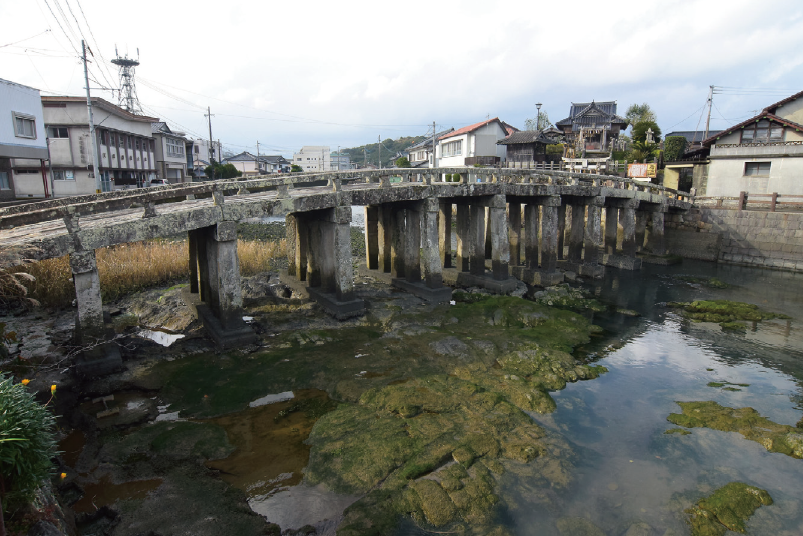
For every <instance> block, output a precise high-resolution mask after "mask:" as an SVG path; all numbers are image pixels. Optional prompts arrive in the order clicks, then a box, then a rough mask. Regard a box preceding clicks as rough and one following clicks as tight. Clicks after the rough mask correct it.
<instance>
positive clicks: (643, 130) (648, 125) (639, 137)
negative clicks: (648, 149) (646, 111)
mask: <svg viewBox="0 0 803 536" xmlns="http://www.w3.org/2000/svg"><path fill="white" fill-rule="evenodd" d="M648 129H652V141H653V142H655V143H658V142H659V141H661V129H660V128H659V127H658V124H657V123H656V122H655V121H639V122H638V123H636V124H635V125H633V132H632V133H631V134H632V136H633V141H634V142H638V141H646V140H647V130H648Z"/></svg>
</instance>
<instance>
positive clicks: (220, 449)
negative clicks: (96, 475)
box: [100, 422, 234, 464]
mask: <svg viewBox="0 0 803 536" xmlns="http://www.w3.org/2000/svg"><path fill="white" fill-rule="evenodd" d="M233 450H234V447H233V446H232V445H231V444H230V443H229V441H228V438H227V437H226V431H225V430H224V429H223V428H221V427H220V426H217V425H214V424H211V423H197V422H159V423H155V424H150V425H146V426H144V427H142V428H140V429H139V430H136V431H134V432H132V433H130V434H128V435H125V436H120V437H119V438H118V439H116V440H111V441H107V442H106V444H105V445H104V446H103V448H102V450H101V453H100V459H101V460H104V461H110V462H112V463H116V464H124V463H126V461H127V460H130V459H135V458H137V457H138V456H141V455H143V454H146V455H154V454H155V455H160V456H166V457H170V458H177V459H184V458H187V457H190V456H195V457H200V458H203V459H206V460H218V459H221V458H225V457H226V456H228V455H229V454H230V453H231V452H232V451H233Z"/></svg>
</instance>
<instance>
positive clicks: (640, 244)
mask: <svg viewBox="0 0 803 536" xmlns="http://www.w3.org/2000/svg"><path fill="white" fill-rule="evenodd" d="M648 216H649V214H648V213H647V212H646V211H644V210H637V211H636V252H639V251H641V250H643V249H644V235H645V234H646V232H647V217H648Z"/></svg>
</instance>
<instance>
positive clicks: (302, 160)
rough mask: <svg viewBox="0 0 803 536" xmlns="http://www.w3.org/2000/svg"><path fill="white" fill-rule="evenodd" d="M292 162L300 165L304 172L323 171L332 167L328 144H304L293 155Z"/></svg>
mask: <svg viewBox="0 0 803 536" xmlns="http://www.w3.org/2000/svg"><path fill="white" fill-rule="evenodd" d="M293 164H295V165H297V166H301V167H302V168H303V169H304V171H305V172H309V173H314V172H321V173H323V172H325V171H329V170H331V169H332V159H331V156H330V153H329V146H324V145H305V146H304V147H302V148H301V151H300V152H298V153H295V154H294V155H293Z"/></svg>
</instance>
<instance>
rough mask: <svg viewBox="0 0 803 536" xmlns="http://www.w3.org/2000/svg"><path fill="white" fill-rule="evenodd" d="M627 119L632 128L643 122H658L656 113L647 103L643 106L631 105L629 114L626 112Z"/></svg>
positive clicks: (628, 110)
mask: <svg viewBox="0 0 803 536" xmlns="http://www.w3.org/2000/svg"><path fill="white" fill-rule="evenodd" d="M625 119H627V124H628V125H630V126H633V125H635V124H636V123H641V122H642V121H652V122H653V123H654V122H655V121H656V120H657V119H656V117H655V112H653V111H652V109H650V105H649V104H647V103H646V102H644V103H642V104H631V105H630V107H629V108H628V109H627V112H625Z"/></svg>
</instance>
